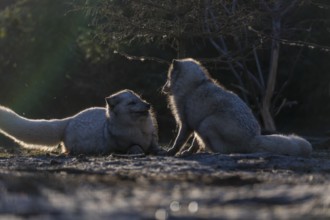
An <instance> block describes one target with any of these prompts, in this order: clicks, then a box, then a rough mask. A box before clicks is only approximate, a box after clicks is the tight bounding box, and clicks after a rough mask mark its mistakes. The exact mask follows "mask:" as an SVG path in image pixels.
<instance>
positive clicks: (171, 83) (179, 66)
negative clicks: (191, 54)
mask: <svg viewBox="0 0 330 220" xmlns="http://www.w3.org/2000/svg"><path fill="white" fill-rule="evenodd" d="M208 78H209V74H208V72H207V71H206V70H205V68H204V67H203V66H202V65H201V64H200V63H199V62H198V61H196V60H194V59H191V58H187V59H181V60H173V61H172V64H171V65H170V68H169V70H168V74H167V81H166V83H165V85H164V86H163V89H162V92H163V93H165V94H169V95H170V94H171V93H172V92H173V91H175V90H177V89H178V90H183V88H184V87H185V86H187V87H191V88H193V87H194V85H198V84H199V83H201V82H203V81H205V80H207V79H208Z"/></svg>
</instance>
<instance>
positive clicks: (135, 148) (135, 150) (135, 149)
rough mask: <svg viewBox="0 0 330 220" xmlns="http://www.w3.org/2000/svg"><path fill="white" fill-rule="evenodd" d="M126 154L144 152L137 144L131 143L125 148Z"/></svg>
mask: <svg viewBox="0 0 330 220" xmlns="http://www.w3.org/2000/svg"><path fill="white" fill-rule="evenodd" d="M127 154H144V151H143V150H142V148H141V147H140V146H139V145H133V146H131V147H130V148H129V149H128V150H127Z"/></svg>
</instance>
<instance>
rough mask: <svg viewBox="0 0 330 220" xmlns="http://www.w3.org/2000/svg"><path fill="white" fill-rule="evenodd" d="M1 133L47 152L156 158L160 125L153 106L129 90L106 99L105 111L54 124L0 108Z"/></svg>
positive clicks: (88, 111) (89, 111) (95, 110)
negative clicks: (55, 147) (146, 155)
mask: <svg viewBox="0 0 330 220" xmlns="http://www.w3.org/2000/svg"><path fill="white" fill-rule="evenodd" d="M0 132H1V133H3V134H4V135H6V136H8V137H10V138H11V139H13V140H14V141H16V142H18V143H19V144H20V145H22V146H23V147H30V148H36V149H41V150H45V148H46V149H49V148H50V147H54V146H58V145H59V144H61V146H62V152H63V153H69V154H73V155H77V154H88V155H90V154H109V153H132V154H139V153H147V154H157V153H158V152H160V151H161V148H159V145H158V131H157V122H156V119H155V117H154V116H153V114H152V111H151V106H150V104H149V103H147V102H146V101H144V100H142V99H141V98H140V97H139V96H138V95H137V94H135V93H134V92H133V91H130V90H123V91H120V92H118V93H116V94H113V95H111V96H109V97H107V98H106V107H105V108H101V107H94V108H88V109H85V110H83V111H81V112H79V113H78V114H76V115H74V116H72V117H68V118H64V119H52V120H32V119H27V118H24V117H22V116H20V115H18V114H16V113H15V112H13V111H12V110H10V109H8V108H5V107H2V106H0Z"/></svg>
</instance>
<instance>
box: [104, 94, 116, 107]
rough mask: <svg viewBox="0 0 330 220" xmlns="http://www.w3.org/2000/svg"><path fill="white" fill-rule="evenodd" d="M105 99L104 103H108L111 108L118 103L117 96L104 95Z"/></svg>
mask: <svg viewBox="0 0 330 220" xmlns="http://www.w3.org/2000/svg"><path fill="white" fill-rule="evenodd" d="M105 101H106V103H107V104H108V105H109V107H110V109H111V108H114V107H115V106H116V105H117V104H118V102H119V100H118V97H117V96H109V97H106V98H105Z"/></svg>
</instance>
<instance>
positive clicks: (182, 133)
mask: <svg viewBox="0 0 330 220" xmlns="http://www.w3.org/2000/svg"><path fill="white" fill-rule="evenodd" d="M191 134H192V130H191V129H189V128H188V127H187V126H184V125H182V126H180V128H179V132H178V135H177V136H176V139H175V141H174V144H173V146H172V147H171V148H170V149H169V150H168V151H167V155H169V156H174V155H175V154H176V153H177V152H178V151H179V150H180V149H181V147H182V146H183V145H184V144H185V143H186V142H187V141H188V140H189V138H190V137H191Z"/></svg>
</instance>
